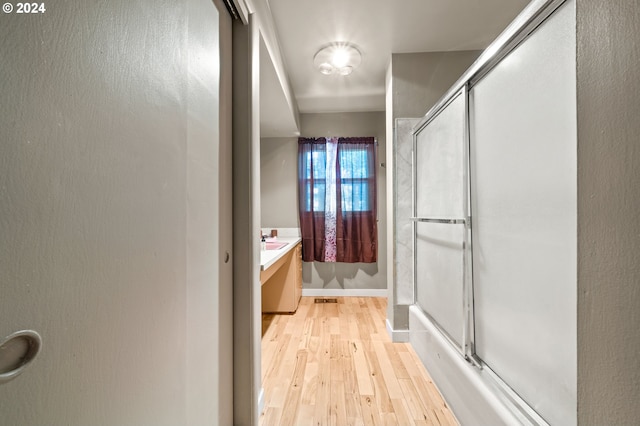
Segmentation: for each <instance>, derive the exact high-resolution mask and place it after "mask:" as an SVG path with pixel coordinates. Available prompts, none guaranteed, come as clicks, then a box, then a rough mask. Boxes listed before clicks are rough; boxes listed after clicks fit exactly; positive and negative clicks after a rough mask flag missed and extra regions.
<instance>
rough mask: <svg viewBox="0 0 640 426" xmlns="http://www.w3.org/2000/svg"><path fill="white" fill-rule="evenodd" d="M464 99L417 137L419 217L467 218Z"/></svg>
mask: <svg viewBox="0 0 640 426" xmlns="http://www.w3.org/2000/svg"><path fill="white" fill-rule="evenodd" d="M464 110H465V101H464V96H463V95H462V93H461V94H459V95H458V96H456V97H455V98H454V99H453V101H451V103H449V105H448V106H447V107H446V108H445V109H444V110H443V111H442V112H440V114H438V115H437V116H436V117H435V118H434V119H433V120H432V121H431V122H429V124H427V125H426V127H424V128H422V129H421V130H420V131H419V132H418V133H417V135H416V146H415V155H416V163H415V164H416V186H415V191H416V216H418V217H434V218H447V219H454V218H455V219H457V218H462V217H464V203H463V200H464V198H463V197H464V187H463V182H464V169H463V164H464V141H465V138H464V129H465V127H464V122H465V111H464Z"/></svg>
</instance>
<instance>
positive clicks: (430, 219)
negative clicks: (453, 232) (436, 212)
mask: <svg viewBox="0 0 640 426" xmlns="http://www.w3.org/2000/svg"><path fill="white" fill-rule="evenodd" d="M410 220H411V221H412V222H427V223H444V224H449V225H464V224H466V223H467V220H466V219H441V218H433V217H412V218H410Z"/></svg>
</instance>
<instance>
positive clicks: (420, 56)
mask: <svg viewBox="0 0 640 426" xmlns="http://www.w3.org/2000/svg"><path fill="white" fill-rule="evenodd" d="M480 53H482V51H480V50H462V51H456V52H424V53H394V54H392V55H391V67H392V79H393V82H392V88H391V90H392V95H393V100H392V107H393V117H392V118H393V119H396V118H417V117H423V116H424V115H425V114H426V113H427V111H428V110H429V109H430V108H431V107H432V106H433V105H434V104H435V103H436V102H437V101H438V100H439V99H440V98H441V97H442V95H444V94H445V92H446V91H447V90H448V89H449V88H450V87H451V86H452V85H453V83H455V82H456V80H458V78H460V76H462V73H463V72H465V71H466V69H467V68H469V66H470V65H471V64H472V63H473V61H475V60H476V59H477V58H478V56H480Z"/></svg>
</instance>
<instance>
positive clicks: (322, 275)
mask: <svg viewBox="0 0 640 426" xmlns="http://www.w3.org/2000/svg"><path fill="white" fill-rule="evenodd" d="M300 117H301V134H302V135H303V136H305V137H322V136H374V137H376V138H377V139H378V169H377V173H378V218H379V222H378V263H376V264H365V263H356V264H348V263H322V262H312V263H306V262H305V263H304V265H303V282H304V288H309V289H323V288H329V289H384V288H386V286H387V283H386V257H387V239H386V226H387V225H386V223H387V220H386V209H385V206H386V198H387V196H386V183H385V182H386V169H385V168H384V167H380V163H381V162H384V158H385V156H386V152H385V150H386V142H385V127H384V113H383V112H358V113H331V114H302V115H301V116H300ZM297 149H298V143H297V138H282V139H279V138H269V139H263V140H262V142H261V159H260V164H261V168H262V170H261V197H262V226H272V227H278V226H280V227H295V228H297V227H299V219H298V202H297V199H298V198H297V197H298V189H297V181H298V177H297V176H298V171H297V170H298V169H297V164H298V158H297Z"/></svg>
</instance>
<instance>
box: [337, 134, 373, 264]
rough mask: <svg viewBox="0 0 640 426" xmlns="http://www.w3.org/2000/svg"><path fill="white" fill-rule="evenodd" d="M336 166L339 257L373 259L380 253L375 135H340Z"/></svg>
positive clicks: (371, 261)
mask: <svg viewBox="0 0 640 426" xmlns="http://www.w3.org/2000/svg"><path fill="white" fill-rule="evenodd" d="M337 169H338V172H337V175H338V176H339V177H340V178H339V179H337V181H336V185H337V191H336V192H337V195H338V219H337V222H338V223H337V228H336V245H337V257H336V261H337V262H346V263H354V262H364V263H374V262H376V260H377V253H378V250H377V245H378V221H377V217H378V216H377V205H378V204H377V197H376V194H377V190H376V149H375V139H374V138H372V137H366V138H340V139H339V141H338V155H337ZM347 169H350V173H347V172H346V170H347ZM349 207H351V208H349Z"/></svg>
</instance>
